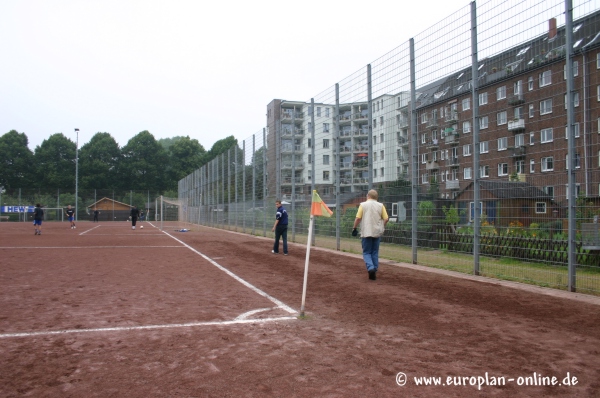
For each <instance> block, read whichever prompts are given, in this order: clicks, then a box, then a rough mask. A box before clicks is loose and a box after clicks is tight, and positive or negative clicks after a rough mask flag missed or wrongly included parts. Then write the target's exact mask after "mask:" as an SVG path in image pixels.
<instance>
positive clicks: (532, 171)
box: [529, 159, 535, 174]
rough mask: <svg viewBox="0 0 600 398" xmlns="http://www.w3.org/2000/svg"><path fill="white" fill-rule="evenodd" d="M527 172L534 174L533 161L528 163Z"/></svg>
mask: <svg viewBox="0 0 600 398" xmlns="http://www.w3.org/2000/svg"><path fill="white" fill-rule="evenodd" d="M529 172H530V173H532V174H533V173H535V160H533V159H531V160H530V161H529Z"/></svg>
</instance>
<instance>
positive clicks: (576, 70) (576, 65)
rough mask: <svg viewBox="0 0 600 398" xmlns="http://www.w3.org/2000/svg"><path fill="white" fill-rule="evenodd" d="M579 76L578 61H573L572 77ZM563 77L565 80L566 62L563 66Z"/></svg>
mask: <svg viewBox="0 0 600 398" xmlns="http://www.w3.org/2000/svg"><path fill="white" fill-rule="evenodd" d="M575 76H579V62H577V61H573V77H575ZM563 77H564V79H565V80H567V63H566V62H565V65H564V66H563Z"/></svg>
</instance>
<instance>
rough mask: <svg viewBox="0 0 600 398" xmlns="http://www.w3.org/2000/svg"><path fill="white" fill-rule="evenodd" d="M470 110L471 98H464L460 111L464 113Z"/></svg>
mask: <svg viewBox="0 0 600 398" xmlns="http://www.w3.org/2000/svg"><path fill="white" fill-rule="evenodd" d="M468 109H471V98H465V99H463V100H462V110H463V111H466V110H468Z"/></svg>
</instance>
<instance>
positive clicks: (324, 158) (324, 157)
mask: <svg viewBox="0 0 600 398" xmlns="http://www.w3.org/2000/svg"><path fill="white" fill-rule="evenodd" d="M323 164H329V155H323Z"/></svg>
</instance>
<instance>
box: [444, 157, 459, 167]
mask: <svg viewBox="0 0 600 398" xmlns="http://www.w3.org/2000/svg"><path fill="white" fill-rule="evenodd" d="M446 166H450V167H458V166H459V163H458V158H448V159H446Z"/></svg>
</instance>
